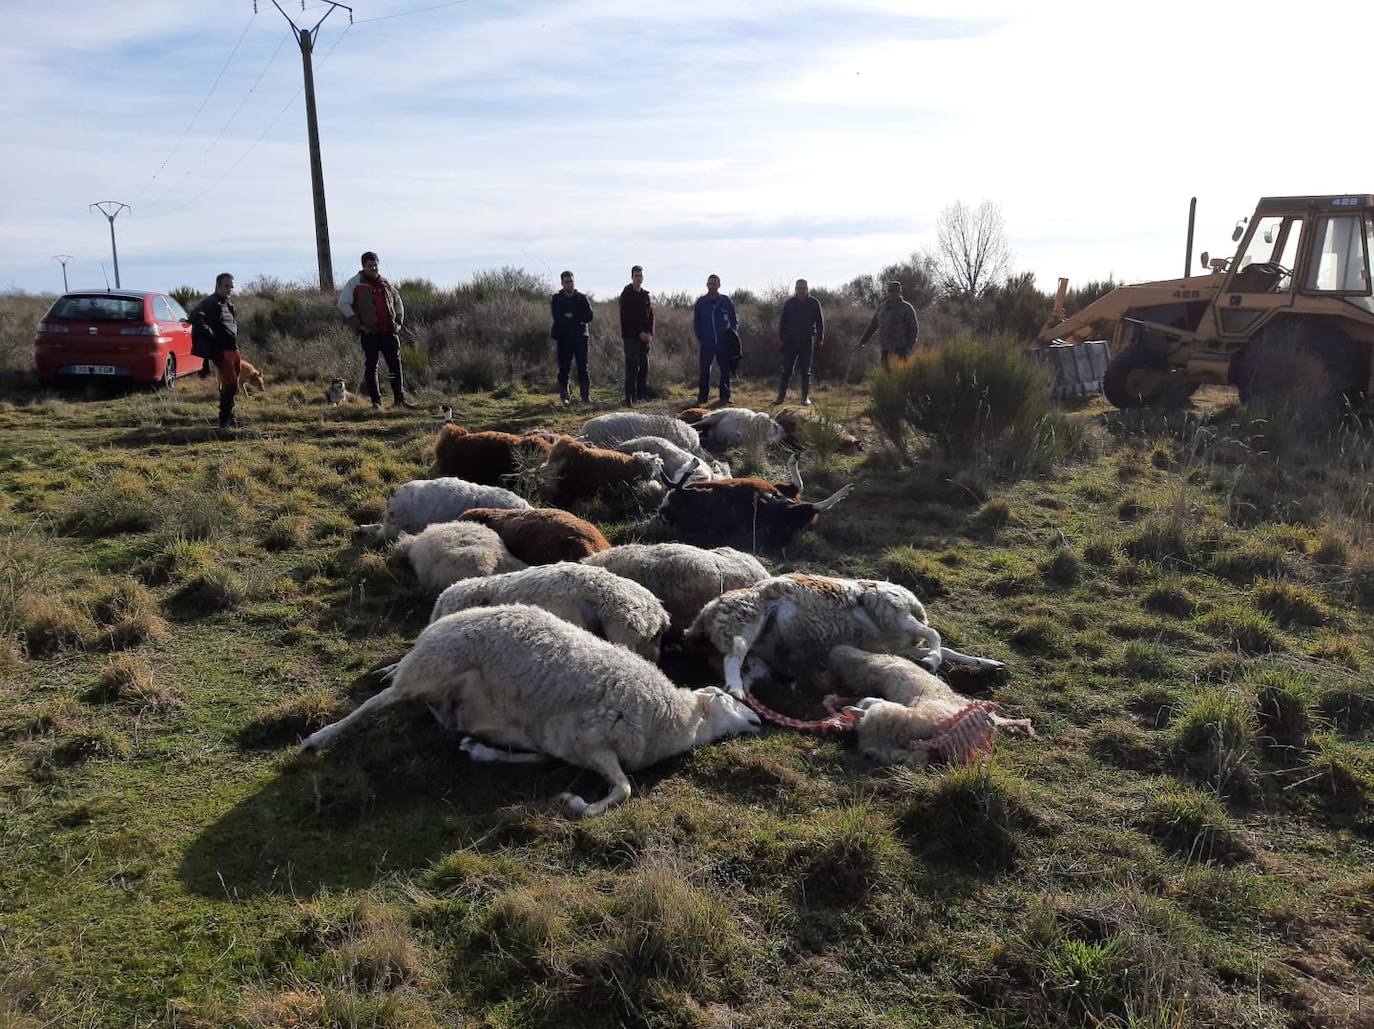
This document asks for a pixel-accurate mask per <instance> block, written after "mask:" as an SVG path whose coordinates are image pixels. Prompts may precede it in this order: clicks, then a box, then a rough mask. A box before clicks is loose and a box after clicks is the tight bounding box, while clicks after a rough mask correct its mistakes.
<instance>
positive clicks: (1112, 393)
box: [1102, 344, 1197, 410]
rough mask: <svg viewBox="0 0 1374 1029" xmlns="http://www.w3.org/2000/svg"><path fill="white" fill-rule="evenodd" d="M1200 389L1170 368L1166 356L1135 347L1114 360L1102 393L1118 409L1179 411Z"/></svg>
mask: <svg viewBox="0 0 1374 1029" xmlns="http://www.w3.org/2000/svg"><path fill="white" fill-rule="evenodd" d="M1196 389H1197V383H1189V382H1185V381H1184V380H1183V373H1182V372H1177V371H1174V370H1173V369H1172V368H1170V367H1169V363H1168V361H1166V360H1165V358H1164V354H1163V353H1161V352H1160V351H1159V350H1157V349H1155V348H1153V347H1144V346H1141V345H1139V344H1133V345H1131V346H1129V347H1127V348H1126V349H1125V350H1123V351H1121V353H1119V354H1117V355H1116V356H1115V357H1114V358H1112V360H1111V363H1110V364H1109V365H1107V371H1106V374H1104V375H1103V376H1102V392H1103V393H1105V394H1106V395H1107V399H1108V400H1109V401H1111V403H1112V405H1113V406H1114V407H1119V408H1121V409H1123V410H1125V409H1127V408H1132V407H1177V406H1178V405H1180V404H1183V403H1185V402H1186V401H1187V400H1188V398H1189V397H1191V396H1192V395H1193V392H1194V391H1195V390H1196Z"/></svg>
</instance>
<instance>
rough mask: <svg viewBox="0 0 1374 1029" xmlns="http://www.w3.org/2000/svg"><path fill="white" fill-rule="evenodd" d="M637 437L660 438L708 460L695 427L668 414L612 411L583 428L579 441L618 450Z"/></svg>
mask: <svg viewBox="0 0 1374 1029" xmlns="http://www.w3.org/2000/svg"><path fill="white" fill-rule="evenodd" d="M636 436H658V437H659V438H660V439H666V440H667V441H668V442H670V443H676V444H677V445H678V446H680V447H681V448H682V449H683V450H685V451H687V453H689V454H695V455H696V456H697V457H702V458H704V457H706V456H707V455H706V453H705V452H704V451H703V450H702V449H701V440H700V439H699V438H698V436H697V434H696V432H695V431H694V430H693V428H692V426H690V425H688V424H687V423H686V422H684V421H683V420H682V419H680V418H674V417H673V416H672V415H666V414H644V413H642V412H640V411H612V412H610V413H609V414H601V415H597V416H596V417H595V418H592V419H591V420H589V421H588V422H586V423H585V424H584V425H583V426H582V431H581V433H579V434H578V438H579V439H582V440H585V441H586V442H588V443H591V444H594V445H595V446H598V447H615V446H619V445H620V444H621V443H624V442H625V441H626V440H627V439H634V438H635V437H636Z"/></svg>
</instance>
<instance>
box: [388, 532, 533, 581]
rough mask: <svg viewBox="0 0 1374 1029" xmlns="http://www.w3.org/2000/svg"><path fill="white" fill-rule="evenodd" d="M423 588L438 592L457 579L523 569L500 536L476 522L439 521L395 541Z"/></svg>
mask: <svg viewBox="0 0 1374 1029" xmlns="http://www.w3.org/2000/svg"><path fill="white" fill-rule="evenodd" d="M396 553H398V554H400V555H403V556H404V557H405V558H406V559H407V560H408V561H409V562H410V567H411V568H412V569H414V571H415V577H416V578H417V579H419V580H420V585H421V586H423V587H424V588H425V589H427V590H430V591H433V592H436V593H437V592H438V591H440V590H442V589H444V588H446V587H448V586H450V585H452V584H453V583H455V582H458V581H459V580H460V579H470V578H473V577H475V576H479V575H494V574H496V573H498V572H511V571H516V570H518V569H521V568H524V567H525V563H524V562H523V561H519V560H517V559H516V558H515V557H514V556H512V554H511V552H510V551H509V550H507V549H506V545H505V544H504V543H502V542H501V537H500V536H498V535H496V533H494V532H492V530H490V529H488V528H487V527H486V526H485V525H478V524H477V523H476V522H440V523H439V524H438V525H431V526H429V527H428V528H426V529H425V530H424V531H423V532H420V533H417V534H416V535H414V536H411V535H408V534H406V533H402V534H401V538H400V539H399V540H398V541H397V543H396Z"/></svg>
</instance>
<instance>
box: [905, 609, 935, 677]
mask: <svg viewBox="0 0 1374 1029" xmlns="http://www.w3.org/2000/svg"><path fill="white" fill-rule="evenodd" d="M905 628H906V632H907V635H908V636H909V637H910V638H912V639H913V640H916V641H918V642H922V643H924V644H925V645H926V646H927V647H928V648H929V650H930V652H929V653H928V654H926V656H925V657H923V658H921V659H920V660H919V661H917V662H916V663H917V664H918V665H920V666H921V667H922V668H924V669H925V670H926V671H928V672H938V671H939V670H940V664H941V662H942V660H943V654H944V651H943V650H942V648H941V647H940V634H939V633H938V632H936V631H935V630H934V629H932V628H931V627H930V626H928V625H926V624H924V623H923V622H920V621H918V620H917V619H916V618H915V617H914V616H912V615H907V624H906V626H905Z"/></svg>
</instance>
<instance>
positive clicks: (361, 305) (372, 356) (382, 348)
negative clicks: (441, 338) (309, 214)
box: [339, 250, 415, 408]
mask: <svg viewBox="0 0 1374 1029" xmlns="http://www.w3.org/2000/svg"><path fill="white" fill-rule="evenodd" d="M362 265H363V268H362V271H360V272H358V274H356V275H354V276H353V278H351V279H349V280H348V281H347V282H345V283H344V287H343V289H342V291H340V293H339V311H340V313H342V314H343V316H344V320H345V321H346V322H348V324H349V326H350V327H352V329H353V331H354V332H356V333H358V336H359V340H360V342H361V343H362V346H363V384H364V385H366V386H367V391H368V393H370V394H371V396H372V406H373V408H379V407H381V406H382V391H381V388H380V387H379V386H378V385H377V358H378V357H383V358H385V359H386V370H387V371H388V372H390V373H391V395H392V398H393V399H394V400H395V406H396V407H414V406H415V405H414V404H413V403H411V402H410V401H409V400H407V399H406V395H405V380H404V379H403V378H402V376H401V328H402V327H403V326H404V325H405V320H406V308H405V304H404V303H402V302H401V294H400V293H399V292H398V291H397V289H396V287H395V286H393V285H392V284H391V283H389V282H387V281H386V279H384V278H382V274H381V272H380V271H379V270H378V260H377V255H376V254H375V253H373V252H372V251H371V250H369V251H367V252H366V253H365V254H363V256H362Z"/></svg>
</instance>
